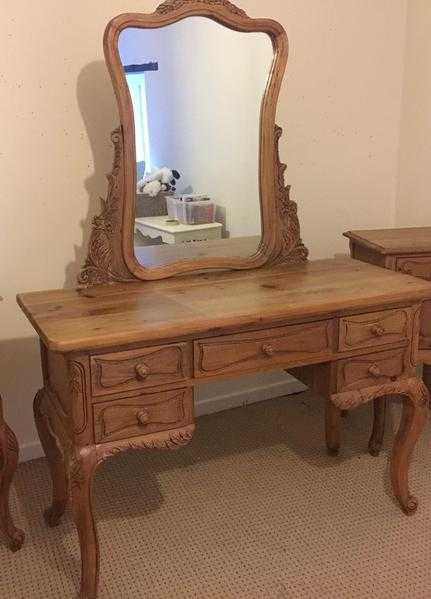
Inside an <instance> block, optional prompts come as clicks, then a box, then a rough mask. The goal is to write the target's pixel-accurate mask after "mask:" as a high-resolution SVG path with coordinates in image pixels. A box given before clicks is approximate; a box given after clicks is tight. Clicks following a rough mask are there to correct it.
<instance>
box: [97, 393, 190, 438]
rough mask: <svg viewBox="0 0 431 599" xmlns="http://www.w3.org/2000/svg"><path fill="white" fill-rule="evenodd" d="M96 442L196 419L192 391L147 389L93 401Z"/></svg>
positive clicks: (186, 422)
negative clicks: (115, 398) (149, 390)
mask: <svg viewBox="0 0 431 599" xmlns="http://www.w3.org/2000/svg"><path fill="white" fill-rule="evenodd" d="M93 417H94V435H95V439H96V443H104V442H108V441H117V440H120V439H128V438H129V437H137V436H140V435H147V434H150V433H156V432H159V431H166V430H170V429H173V428H179V427H181V426H186V425H187V424H191V423H192V422H193V391H192V389H190V388H187V389H173V390H171V391H159V392H158V393H144V394H139V395H135V396H131V397H123V398H121V399H117V400H114V401H109V402H108V401H107V402H102V403H98V404H95V405H93Z"/></svg>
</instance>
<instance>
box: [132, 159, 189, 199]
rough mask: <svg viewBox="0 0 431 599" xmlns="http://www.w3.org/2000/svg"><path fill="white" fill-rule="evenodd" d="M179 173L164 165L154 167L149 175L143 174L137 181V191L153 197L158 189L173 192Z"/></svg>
mask: <svg viewBox="0 0 431 599" xmlns="http://www.w3.org/2000/svg"><path fill="white" fill-rule="evenodd" d="M180 176H181V175H180V173H179V172H178V171H176V170H171V169H170V168H167V167H166V166H164V167H163V168H157V169H154V170H153V171H152V172H151V173H150V174H149V175H145V177H143V178H142V179H140V180H139V181H138V183H137V191H138V193H146V194H148V195H149V196H151V197H153V198H154V197H155V196H156V195H157V194H158V193H159V192H160V191H173V192H175V189H176V183H177V181H178V179H179V178H180Z"/></svg>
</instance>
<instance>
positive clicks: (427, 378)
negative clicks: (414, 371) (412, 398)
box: [422, 364, 431, 393]
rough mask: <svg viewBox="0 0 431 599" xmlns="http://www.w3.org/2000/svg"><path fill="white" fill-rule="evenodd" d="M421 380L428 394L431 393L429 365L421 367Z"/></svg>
mask: <svg viewBox="0 0 431 599" xmlns="http://www.w3.org/2000/svg"><path fill="white" fill-rule="evenodd" d="M422 379H423V382H424V383H425V386H426V388H427V389H428V393H431V364H424V365H423V369H422Z"/></svg>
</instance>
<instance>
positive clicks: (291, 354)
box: [195, 320, 333, 377]
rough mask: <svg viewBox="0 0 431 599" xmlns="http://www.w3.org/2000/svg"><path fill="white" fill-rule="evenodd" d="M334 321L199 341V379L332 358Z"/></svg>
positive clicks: (197, 357)
mask: <svg viewBox="0 0 431 599" xmlns="http://www.w3.org/2000/svg"><path fill="white" fill-rule="evenodd" d="M332 330H333V328H332V321H330V320H327V321H323V322H313V323H308V324H303V325H291V326H286V327H279V328H275V329H269V330H266V331H255V332H250V333H239V334H238V335H225V336H223V337H216V338H214V339H200V340H198V341H195V377H206V376H214V375H217V374H224V373H230V372H232V373H234V372H246V371H247V370H254V369H256V368H259V367H260V368H262V367H265V366H268V367H271V366H272V365H284V366H288V365H290V364H292V365H295V363H300V362H301V360H307V361H309V363H312V361H313V360H315V361H316V362H317V361H319V360H321V359H323V358H327V357H330V356H331V355H332V337H333V335H332Z"/></svg>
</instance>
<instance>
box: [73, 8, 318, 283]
mask: <svg viewBox="0 0 431 599" xmlns="http://www.w3.org/2000/svg"><path fill="white" fill-rule="evenodd" d="M287 47H288V46H287V36H286V33H285V31H284V29H283V27H282V26H281V25H280V24H278V23H277V22H275V21H272V20H269V19H251V18H249V17H248V16H247V15H246V14H245V12H244V11H243V10H241V9H239V8H237V7H236V6H234V5H233V4H231V3H230V2H228V1H227V0H167V1H166V2H164V3H163V4H161V5H160V6H159V7H158V8H157V9H156V11H155V12H154V13H153V14H149V15H147V14H122V15H119V16H118V17H115V18H114V19H113V20H112V21H111V22H110V23H109V24H108V26H107V28H106V31H105V38H104V50H105V58H106V62H107V65H108V68H109V71H110V74H111V78H112V82H113V86H114V90H115V94H116V97H117V101H118V107H119V115H120V123H121V126H120V128H119V129H118V130H116V131H115V132H114V133H113V141H114V145H115V148H116V153H115V161H114V169H113V173H112V175H111V177H110V189H109V193H108V198H107V200H106V202H105V203H104V205H103V210H102V214H101V215H100V216H99V217H96V219H95V221H94V228H93V234H92V239H91V243H90V252H89V256H88V259H87V262H86V264H85V266H84V269H83V272H82V273H81V277H80V282H81V283H83V284H91V283H94V282H111V281H126V280H131V279H160V278H164V277H167V276H170V275H173V274H178V273H184V272H188V271H194V270H202V269H209V268H218V269H220V268H233V269H246V268H256V267H259V266H262V265H264V264H267V263H274V262H277V261H281V260H283V261H292V262H295V261H298V260H303V259H305V257H306V249H305V248H304V246H303V245H302V243H301V241H300V238H299V225H298V219H297V216H296V205H295V204H294V203H293V202H291V201H290V200H289V197H288V188H286V187H285V186H284V177H283V173H284V169H285V166H284V165H281V164H280V162H279V159H278V151H277V144H278V139H279V137H280V135H281V129H279V128H278V127H276V125H275V112H276V105H277V99H278V94H279V91H280V87H281V82H282V78H283V75H284V71H285V67H286V62H287Z"/></svg>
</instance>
